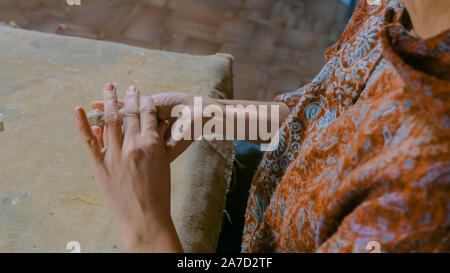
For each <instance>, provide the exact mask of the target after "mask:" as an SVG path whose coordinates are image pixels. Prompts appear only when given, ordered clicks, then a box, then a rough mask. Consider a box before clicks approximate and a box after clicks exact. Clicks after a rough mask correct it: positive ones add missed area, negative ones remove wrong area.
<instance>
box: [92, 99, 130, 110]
mask: <svg viewBox="0 0 450 273" xmlns="http://www.w3.org/2000/svg"><path fill="white" fill-rule="evenodd" d="M124 105H125V101H124V100H122V99H119V100H118V101H117V106H118V107H119V109H122V108H123V107H124ZM91 109H92V110H95V109H98V110H100V111H102V112H105V102H104V101H102V100H96V101H93V102H91Z"/></svg>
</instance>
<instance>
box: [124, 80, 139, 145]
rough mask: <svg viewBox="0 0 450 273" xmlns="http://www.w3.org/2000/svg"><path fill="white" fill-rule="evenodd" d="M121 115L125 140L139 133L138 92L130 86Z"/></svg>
mask: <svg viewBox="0 0 450 273" xmlns="http://www.w3.org/2000/svg"><path fill="white" fill-rule="evenodd" d="M122 114H123V131H124V135H125V138H129V137H131V136H134V135H137V134H138V133H139V131H140V122H139V119H140V116H139V90H138V89H137V88H136V87H134V86H130V88H128V90H127V93H126V96H125V107H124V111H123V113H122Z"/></svg>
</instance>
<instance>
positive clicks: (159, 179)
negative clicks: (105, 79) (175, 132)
mask: <svg viewBox="0 0 450 273" xmlns="http://www.w3.org/2000/svg"><path fill="white" fill-rule="evenodd" d="M103 92H104V110H105V124H106V125H105V128H104V131H103V130H102V129H101V128H99V127H93V128H90V127H89V123H88V121H87V118H86V113H85V112H84V110H83V109H82V108H80V107H78V108H76V110H75V116H76V120H77V125H78V130H79V132H80V134H81V136H82V138H83V140H84V142H85V144H86V146H87V147H88V149H89V151H90V154H91V158H92V165H93V168H94V173H95V176H96V178H97V181H98V184H99V186H100V190H101V192H102V194H103V196H104V198H105V201H106V204H107V206H108V208H109V209H110V211H111V213H112V214H113V216H114V217H115V219H116V220H117V222H118V224H119V227H120V230H121V232H122V235H123V238H124V242H125V245H126V247H127V248H128V249H129V250H130V251H143V252H180V251H182V248H181V245H180V242H179V239H178V236H177V233H176V231H175V227H174V225H173V222H172V219H171V216H170V160H169V156H168V154H167V152H166V148H165V145H164V141H163V139H164V134H165V131H166V129H167V128H168V123H167V122H161V124H159V123H158V120H157V117H156V106H155V104H154V102H153V100H152V98H151V97H143V98H140V96H139V91H138V90H137V89H136V88H134V87H130V88H129V89H128V91H127V94H126V98H125V101H124V108H123V111H122V115H119V102H118V99H117V93H116V90H115V88H114V86H113V85H112V84H107V85H106V86H105V88H104V91H103ZM104 144H105V145H104Z"/></svg>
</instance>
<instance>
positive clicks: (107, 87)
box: [105, 83, 114, 91]
mask: <svg viewBox="0 0 450 273" xmlns="http://www.w3.org/2000/svg"><path fill="white" fill-rule="evenodd" d="M105 89H106V90H108V91H113V90H114V84H112V83H107V84H106V85H105Z"/></svg>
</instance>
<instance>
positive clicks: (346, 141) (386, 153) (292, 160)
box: [242, 0, 450, 252]
mask: <svg viewBox="0 0 450 273" xmlns="http://www.w3.org/2000/svg"><path fill="white" fill-rule="evenodd" d="M410 26H411V25H410V21H409V16H408V14H407V12H406V11H405V9H404V7H403V4H402V3H401V2H400V1H398V0H382V1H381V5H379V6H369V5H367V3H366V1H360V2H359V4H358V7H357V9H356V11H355V13H354V14H353V17H352V19H351V21H350V23H349V24H348V26H347V28H346V30H345V32H344V33H343V35H342V37H341V39H340V41H339V42H338V43H337V44H336V45H335V46H333V47H332V48H331V49H329V50H328V52H327V54H326V55H327V64H326V65H325V66H324V68H323V69H322V71H321V72H320V73H319V75H318V76H317V77H316V78H315V79H314V80H313V81H312V83H310V84H308V85H306V86H304V87H302V88H300V89H299V90H297V91H295V92H292V93H288V94H284V95H281V96H280V97H278V98H277V100H278V101H283V102H285V103H287V104H288V105H289V106H290V107H291V110H292V113H291V114H290V116H289V118H288V119H287V120H286V122H285V123H284V124H283V126H282V128H281V132H280V143H279V146H278V149H277V150H276V151H274V152H269V153H266V154H265V156H264V158H263V161H262V162H261V165H260V167H259V168H258V170H257V172H256V174H255V177H254V179H253V182H252V187H251V189H250V198H249V201H248V208H247V214H246V224H245V229H244V234H243V243H242V251H243V252H369V250H368V249H370V247H371V246H379V247H380V250H381V251H382V252H422V251H425V252H448V251H450V235H449V234H450V232H449V231H450V157H449V140H450V119H449V114H450V102H449V94H450V31H447V32H445V33H442V34H440V35H438V36H437V37H434V38H432V39H429V40H426V41H423V40H418V39H416V38H414V37H412V36H410V35H409V32H408V29H410ZM369 242H370V244H369Z"/></svg>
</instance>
